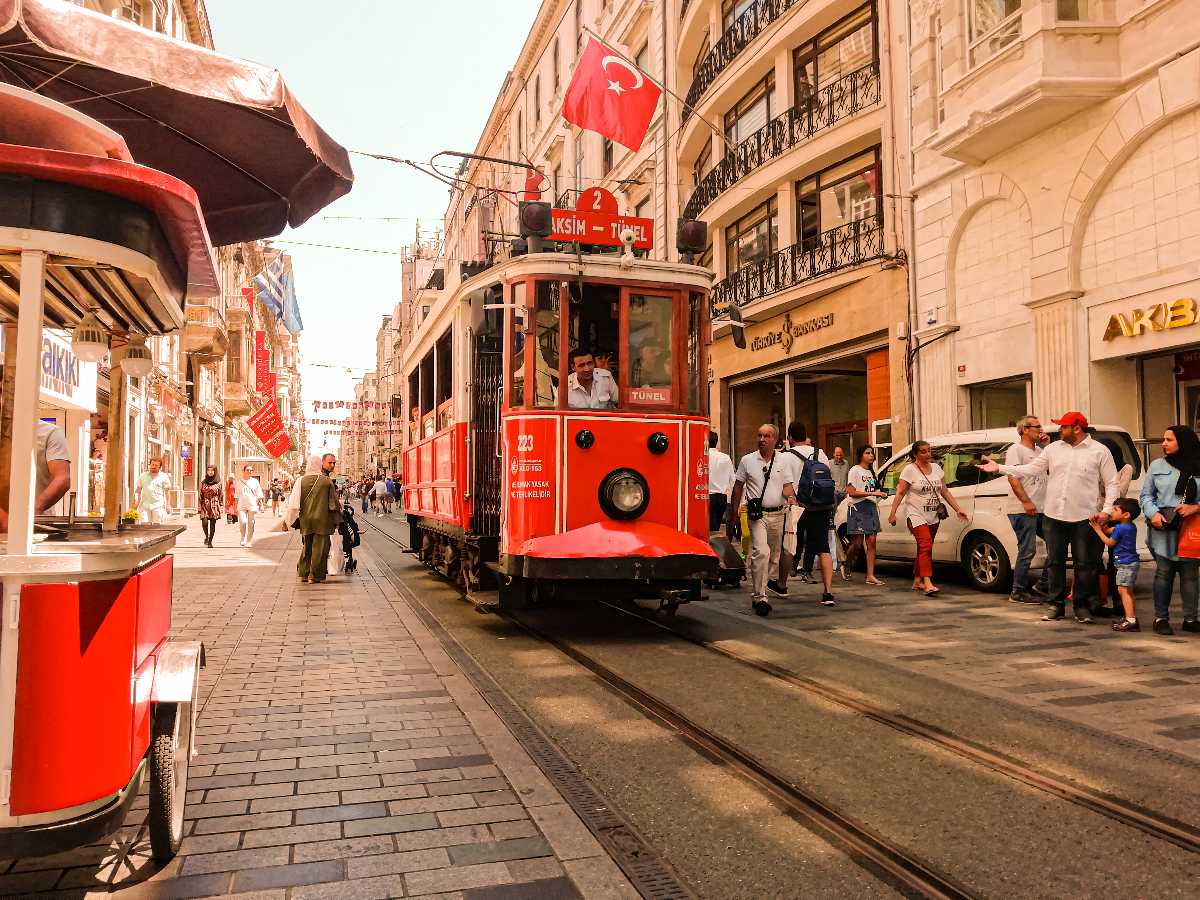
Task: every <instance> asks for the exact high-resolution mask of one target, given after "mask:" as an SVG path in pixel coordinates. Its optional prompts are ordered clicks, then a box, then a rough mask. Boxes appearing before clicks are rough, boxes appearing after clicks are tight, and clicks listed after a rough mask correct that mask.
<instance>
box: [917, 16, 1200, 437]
mask: <svg viewBox="0 0 1200 900" xmlns="http://www.w3.org/2000/svg"><path fill="white" fill-rule="evenodd" d="M1195 13H1196V9H1195V5H1194V4H1189V3H1187V2H1186V0H1149V2H1147V0H1138V2H1134V0H1073V2H1062V0H1059V2H1049V0H1023V2H1021V0H970V2H967V3H962V2H958V0H954V2H950V0H945V2H943V0H925V2H915V3H913V4H912V16H911V23H910V32H911V39H910V42H909V46H910V50H911V59H910V63H911V86H912V131H913V142H914V147H915V154H914V160H915V172H914V190H913V193H914V194H915V199H914V204H915V210H916V217H915V224H916V240H915V246H916V262H917V266H916V273H917V281H916V296H915V304H914V306H915V308H914V313H915V317H916V324H917V325H918V331H917V334H916V336H917V338H918V340H919V342H920V345H921V348H920V349H919V351H918V352H917V354H916V357H917V367H918V369H919V373H920V394H921V426H920V427H921V430H922V431H923V432H925V433H929V434H935V433H939V432H947V431H956V430H960V429H964V428H972V427H984V426H1000V425H1006V424H1008V423H1009V422H1011V421H1012V420H1013V419H1014V418H1015V417H1016V416H1018V415H1021V414H1023V413H1025V412H1026V411H1030V412H1034V413H1037V414H1038V415H1040V416H1042V417H1043V418H1047V417H1050V416H1053V415H1058V414H1060V413H1062V412H1063V411H1065V410H1068V409H1082V410H1085V411H1086V412H1087V413H1088V414H1089V416H1090V418H1091V419H1092V420H1093V421H1097V422H1102V423H1105V424H1112V425H1118V426H1122V427H1124V428H1126V429H1128V430H1129V431H1130V432H1131V433H1132V434H1133V435H1134V436H1135V437H1142V438H1145V439H1146V441H1147V444H1148V452H1149V453H1150V454H1151V455H1153V454H1154V453H1155V452H1156V444H1157V441H1158V438H1159V437H1160V436H1161V434H1162V430H1163V428H1164V427H1165V426H1167V425H1169V424H1171V423H1173V422H1184V423H1186V424H1189V425H1195V424H1196V422H1197V418H1198V415H1200V403H1198V401H1200V365H1198V364H1197V362H1198V361H1200V352H1198V351H1200V317H1198V308H1197V302H1198V301H1197V298H1198V295H1200V241H1198V240H1197V238H1198V237H1200V51H1198V50H1197V49H1196V48H1197V47H1198V46H1200V17H1197V16H1196V14H1195Z"/></svg>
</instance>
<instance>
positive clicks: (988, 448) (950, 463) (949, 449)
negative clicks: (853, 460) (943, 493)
mask: <svg viewBox="0 0 1200 900" xmlns="http://www.w3.org/2000/svg"><path fill="white" fill-rule="evenodd" d="M1008 448H1009V444H1007V443H999V444H995V443H993V444H989V443H973V444H942V445H940V446H939V445H936V444H935V445H934V447H933V461H934V462H936V463H937V464H938V465H939V466H941V467H942V471H943V472H945V473H946V486H947V487H952V488H961V487H975V486H977V485H980V484H985V483H986V482H989V481H992V480H993V479H996V478H1000V477H1002V476H1001V475H1000V474H999V473H998V472H984V471H983V470H982V469H980V468H979V463H981V462H983V461H984V460H988V459H993V460H995V461H996V462H1001V463H1002V462H1004V453H1005V451H1006V450H1008ZM910 462H911V460H910V459H909V458H908V456H907V455H906V456H902V457H899V458H898V459H895V460H893V461H892V462H891V463H890V464H889V465H888V467H887V469H886V470H885V471H884V472H883V474H882V477H881V479H880V480H881V481H882V483H883V489H884V490H885V491H887V492H888V493H889V494H894V493H896V485H897V484H898V483H899V481H900V473H901V472H902V471H904V467H905V466H907V465H908V464H909V463H910Z"/></svg>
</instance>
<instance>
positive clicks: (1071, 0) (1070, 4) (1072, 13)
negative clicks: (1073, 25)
mask: <svg viewBox="0 0 1200 900" xmlns="http://www.w3.org/2000/svg"><path fill="white" fill-rule="evenodd" d="M1090 5H1091V4H1090V3H1089V0H1058V21H1060V22H1085V21H1087V18H1088V13H1089V12H1090V10H1089V9H1088V7H1089V6H1090Z"/></svg>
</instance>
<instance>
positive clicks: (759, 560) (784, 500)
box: [726, 422, 799, 616]
mask: <svg viewBox="0 0 1200 900" xmlns="http://www.w3.org/2000/svg"><path fill="white" fill-rule="evenodd" d="M778 442H779V430H778V429H777V428H776V427H775V426H774V425H772V424H771V423H769V422H768V423H766V424H764V425H762V426H760V427H759V429H758V450H757V451H755V452H754V453H747V454H746V455H745V456H743V457H742V458H741V460H740V461H739V462H738V466H737V471H736V472H734V476H733V499H732V500H731V501H730V504H729V513H728V515H727V516H726V522H727V526H726V528H727V532H728V534H729V539H730V540H733V537H734V534H735V528H734V522H735V521H737V517H738V510H739V508H740V507H741V505H742V496H743V494H744V495H745V496H746V497H747V500H748V501H755V500H757V501H761V506H762V516H761V518H758V519H753V518H751V519H750V580H751V584H752V585H753V596H752V597H751V606H753V608H754V612H755V613H757V614H758V615H760V616H766V615H769V614H770V612H771V604H770V603H768V602H767V576H768V575H769V574H770V573H772V572H775V571H777V570H778V568H779V553H780V551H781V550H782V549H783V525H784V520H785V518H786V514H787V508H788V507H789V506H795V505H796V490H795V487H794V485H795V483H796V479H797V478H798V477H799V472H798V469H797V465H796V458H795V457H794V456H791V455H790V454H787V453H781V452H779V451H778V450H776V448H775V445H776V444H777V443H778ZM746 505H747V506H750V505H751V504H750V502H747V504H746ZM772 580H774V579H772Z"/></svg>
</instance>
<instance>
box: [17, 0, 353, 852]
mask: <svg viewBox="0 0 1200 900" xmlns="http://www.w3.org/2000/svg"><path fill="white" fill-rule="evenodd" d="M105 123H107V124H105ZM110 125H111V126H112V127H109V126H110ZM134 160H136V161H137V162H136V163H135V162H134ZM352 181H353V175H352V173H351V170H350V165H349V162H348V158H347V155H346V152H345V150H344V149H343V148H342V147H341V146H339V145H338V144H337V143H336V142H334V141H333V140H332V139H330V138H329V137H328V135H326V134H325V133H324V132H323V131H322V130H321V129H320V127H319V126H317V124H316V123H315V122H313V121H312V119H311V118H309V116H308V115H307V113H306V112H305V111H304V109H303V108H302V107H301V106H300V105H299V103H297V102H296V100H295V98H294V97H293V96H292V95H291V93H290V92H289V91H288V89H287V86H286V85H285V84H284V83H283V80H282V78H281V77H280V76H279V73H278V72H275V71H274V70H271V69H266V68H264V67H261V66H257V65H255V64H253V63H246V62H243V61H240V60H233V59H230V58H228V57H224V56H221V55H219V54H216V53H214V52H212V51H211V50H208V49H206V48H203V47H195V46H192V45H188V44H184V43H181V42H179V41H175V40H172V39H170V38H167V37H165V36H163V35H159V34H156V33H154V32H152V31H149V30H147V29H142V28H139V27H137V26H134V25H130V24H129V23H125V22H120V21H117V20H115V19H112V18H110V17H106V16H102V15H98V14H96V13H93V12H91V11H90V10H86V9H82V8H80V7H78V6H74V5H71V4H66V3H60V2H52V0H0V325H3V327H4V328H5V329H6V331H5V337H6V340H5V341H4V375H3V380H2V384H3V395H2V397H0V500H3V499H5V498H6V499H7V503H6V504H4V505H5V506H6V508H7V533H5V534H0V587H2V590H3V596H2V602H0V857H6V858H9V857H15V856H25V855H43V854H47V853H52V852H56V851H59V850H63V849H67V848H71V847H76V846H81V845H84V844H87V843H90V842H92V841H95V840H97V839H99V838H101V837H103V836H105V835H107V834H109V833H111V832H113V831H115V830H116V829H117V828H119V827H120V825H121V824H122V822H123V820H124V816H125V813H126V811H127V810H128V809H129V807H130V805H131V804H132V802H133V800H134V798H135V796H136V795H137V794H138V792H139V789H140V787H141V786H142V785H143V784H147V785H148V794H149V812H148V818H147V827H148V831H149V836H150V843H151V849H152V852H153V855H154V856H155V857H157V858H159V859H164V858H169V857H170V856H172V855H174V853H175V852H176V850H177V849H178V847H179V842H180V839H181V837H182V834H183V821H184V800H185V796H186V789H187V770H188V760H189V757H190V756H191V753H192V748H193V739H192V735H193V730H194V727H195V718H196V697H197V693H196V692H197V681H198V674H199V668H200V666H201V665H202V664H203V648H202V647H201V646H200V645H199V643H197V642H180V641H173V640H170V639H169V638H168V636H167V635H168V630H169V628H170V624H171V583H172V557H171V556H170V553H169V551H170V550H171V548H172V547H173V546H174V543H175V539H176V537H177V535H178V534H179V532H180V531H181V530H182V529H180V528H177V527H172V526H155V525H136V524H129V523H124V522H122V521H121V517H120V512H121V500H122V499H123V496H122V491H123V484H122V479H123V477H124V472H123V469H124V466H122V465H117V464H114V465H109V466H106V467H105V473H104V486H103V490H104V510H105V514H104V517H103V520H101V519H99V518H89V517H82V518H80V517H76V515H75V511H74V510H69V511H68V515H67V516H65V517H57V518H53V519H47V518H45V517H36V516H35V514H34V512H35V509H34V507H35V492H34V491H35V488H34V485H35V483H36V479H35V474H36V465H37V462H36V452H37V425H38V422H37V413H38V406H37V403H38V385H39V377H40V365H39V363H40V349H41V334H42V329H43V327H51V328H59V329H64V330H66V331H69V332H70V333H71V334H72V349H73V351H74V352H75V353H76V354H77V355H79V356H80V357H81V358H91V359H99V358H100V357H101V356H103V355H104V353H107V354H108V356H109V361H110V366H111V372H110V376H109V381H110V399H109V419H108V454H109V458H110V459H111V460H121V459H123V458H124V457H125V455H126V452H127V449H126V441H127V439H128V438H129V437H130V436H129V435H128V434H127V424H128V423H127V416H126V415H125V412H124V411H125V405H126V404H125V397H126V391H127V379H128V377H130V376H139V375H144V374H146V373H148V372H149V370H150V368H151V366H152V364H153V361H152V359H151V358H150V354H149V351H148V350H147V349H146V346H145V341H146V339H147V338H148V337H150V336H153V335H159V334H164V333H167V332H171V331H174V330H176V329H178V328H181V327H182V326H183V324H184V321H185V316H184V303H185V300H188V301H193V302H195V301H196V300H199V301H201V302H203V300H204V298H206V297H212V296H214V295H215V294H216V293H217V292H218V291H219V289H220V285H219V279H218V276H217V273H216V271H215V266H214V258H213V250H212V241H211V240H210V235H211V238H212V240H215V241H216V242H217V243H222V244H224V243H234V242H238V241H250V240H255V239H258V238H263V237H269V236H272V235H274V234H278V233H279V232H280V231H281V230H282V229H283V228H284V226H285V225H287V224H291V225H299V224H300V223H302V222H303V221H304V220H305V219H307V218H308V217H310V216H311V215H313V214H314V213H315V212H316V211H317V210H319V209H321V208H322V207H324V206H325V205H326V204H328V203H329V202H331V201H332V200H334V199H336V198H337V197H339V196H341V195H342V194H344V193H346V192H347V191H348V190H349V189H350V186H351V184H352ZM73 464H74V465H86V460H74V461H73Z"/></svg>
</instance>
